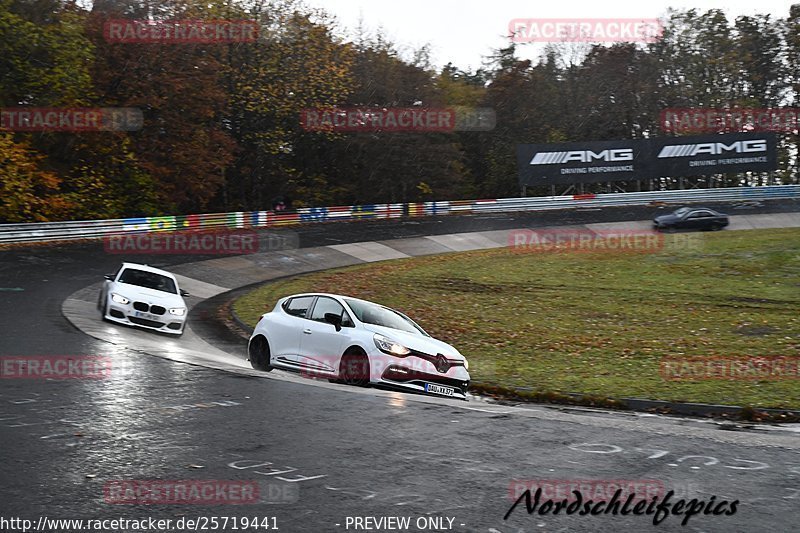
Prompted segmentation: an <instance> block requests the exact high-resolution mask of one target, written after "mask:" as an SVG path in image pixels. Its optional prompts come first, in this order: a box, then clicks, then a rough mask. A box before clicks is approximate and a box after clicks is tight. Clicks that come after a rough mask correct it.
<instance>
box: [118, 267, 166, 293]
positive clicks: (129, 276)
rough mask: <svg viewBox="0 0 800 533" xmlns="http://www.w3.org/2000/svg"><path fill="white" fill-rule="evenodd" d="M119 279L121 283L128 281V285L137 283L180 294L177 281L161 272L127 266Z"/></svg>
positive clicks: (149, 287)
mask: <svg viewBox="0 0 800 533" xmlns="http://www.w3.org/2000/svg"><path fill="white" fill-rule="evenodd" d="M117 281H119V283H127V284H128V285H136V286H138V287H144V288H146V289H153V290H157V291H162V292H168V293H170V294H178V289H177V288H176V287H175V282H174V281H173V280H172V279H170V278H168V277H167V276H162V275H161V274H156V273H155V272H146V271H144V270H137V269H135V268H126V269H125V271H124V272H123V273H122V275H120V277H119V280H117Z"/></svg>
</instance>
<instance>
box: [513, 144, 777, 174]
mask: <svg viewBox="0 0 800 533" xmlns="http://www.w3.org/2000/svg"><path fill="white" fill-rule="evenodd" d="M776 146H777V140H776V136H775V134H774V133H772V132H764V133H728V134H724V135H700V136H692V137H659V138H654V139H637V140H627V141H593V142H583V143H559V144H521V145H518V146H517V165H518V167H519V178H520V184H522V185H529V186H533V185H556V184H572V183H590V182H598V181H622V180H636V179H649V178H659V177H680V176H697V175H703V174H721V173H725V172H746V171H769V170H775V169H776V168H777V166H778V165H777V150H776Z"/></svg>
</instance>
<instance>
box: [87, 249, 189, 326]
mask: <svg viewBox="0 0 800 533" xmlns="http://www.w3.org/2000/svg"><path fill="white" fill-rule="evenodd" d="M105 278H106V281H105V282H104V283H103V288H102V290H101V291H100V298H99V299H98V301H97V307H98V309H99V310H100V313H101V315H102V317H103V319H104V320H110V321H112V322H119V323H120V324H127V325H131V326H139V327H142V328H147V329H152V330H157V331H162V332H164V333H172V334H173V335H182V334H183V328H184V326H185V325H186V302H184V301H183V298H182V297H183V296H188V295H189V293H187V292H186V291H184V290H182V289H180V288H179V287H178V280H176V279H175V276H173V275H172V274H170V273H169V272H167V271H166V270H161V269H158V268H153V267H151V266H147V265H138V264H136V263H122V266H121V267H120V268H119V270H118V271H117V272H116V274H106V276H105Z"/></svg>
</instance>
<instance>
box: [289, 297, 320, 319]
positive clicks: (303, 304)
mask: <svg viewBox="0 0 800 533" xmlns="http://www.w3.org/2000/svg"><path fill="white" fill-rule="evenodd" d="M313 300H314V297H313V296H301V297H299V298H292V299H291V300H289V302H288V303H287V304H286V305H285V306H284V307H283V308H284V310H285V311H286V312H287V313H289V314H290V315H293V316H299V317H300V318H306V314H307V313H308V308H309V307H311V302H312V301H313Z"/></svg>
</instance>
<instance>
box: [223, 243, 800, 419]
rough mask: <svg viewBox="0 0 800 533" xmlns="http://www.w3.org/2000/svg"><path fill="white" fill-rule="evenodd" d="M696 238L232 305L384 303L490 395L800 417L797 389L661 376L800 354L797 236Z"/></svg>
mask: <svg viewBox="0 0 800 533" xmlns="http://www.w3.org/2000/svg"><path fill="white" fill-rule="evenodd" d="M679 238H685V236H682V235H676V236H668V237H667V239H679ZM692 238H697V239H700V241H699V242H700V245H699V246H695V247H694V248H693V249H683V250H682V251H681V250H679V251H661V252H658V253H646V254H645V253H623V254H620V253H612V252H606V253H558V254H548V253H515V252H513V251H511V250H509V249H506V248H503V249H495V250H488V251H477V252H467V253H457V254H444V255H437V256H427V257H423V258H415V259H402V260H394V261H387V262H381V263H376V264H370V265H359V266H356V267H349V268H344V269H337V270H330V271H326V272H321V273H316V274H309V275H304V276H300V277H297V278H292V279H287V280H282V281H278V282H275V283H269V284H267V285H264V286H262V287H260V288H258V289H256V290H254V291H253V292H251V293H249V294H247V295H245V296H244V297H242V298H241V299H239V300H238V301H237V302H236V303H235V304H234V305H235V310H236V313H237V314H238V315H239V317H240V318H242V319H243V320H244V321H245V322H247V323H249V324H251V325H253V324H255V323H256V322H257V320H258V317H259V316H260V314H261V313H263V312H265V311H267V310H270V309H272V307H273V306H274V304H275V301H276V300H277V299H278V298H280V297H282V296H285V295H288V294H292V293H297V292H307V291H319V292H332V293H342V294H348V295H352V296H356V297H360V298H365V299H368V300H373V301H376V302H380V303H382V304H385V305H388V306H390V307H395V308H397V309H399V310H402V311H403V312H404V313H406V314H408V315H409V316H411V317H412V318H414V319H415V320H417V321H418V322H419V323H420V325H422V326H423V327H424V328H425V329H426V330H427V331H428V332H429V333H430V334H432V335H433V336H435V337H438V338H441V339H443V340H445V341H447V342H449V343H451V344H453V345H455V346H456V347H457V348H458V349H459V350H460V351H461V353H463V354H464V355H465V356H467V357H468V358H469V361H470V373H471V374H472V377H473V380H474V381H476V382H481V383H486V384H494V385H500V386H504V387H518V386H523V387H532V388H533V389H534V390H536V391H541V392H581V393H587V394H596V395H601V396H608V397H639V398H650V399H660V400H670V401H686V402H705V403H719V404H729V405H749V406H754V407H761V408H767V407H774V408H795V409H796V408H800V380H797V379H789V380H783V381H778V380H775V381H741V380H706V381H692V382H688V381H666V380H664V379H662V377H661V375H660V373H659V363H660V361H661V359H662V358H663V357H667V356H669V357H725V356H764V355H792V356H797V355H800V230H797V229H784V230H764V231H761V230H753V231H736V232H719V233H707V234H693V236H692ZM666 248H667V247H665V250H666Z"/></svg>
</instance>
